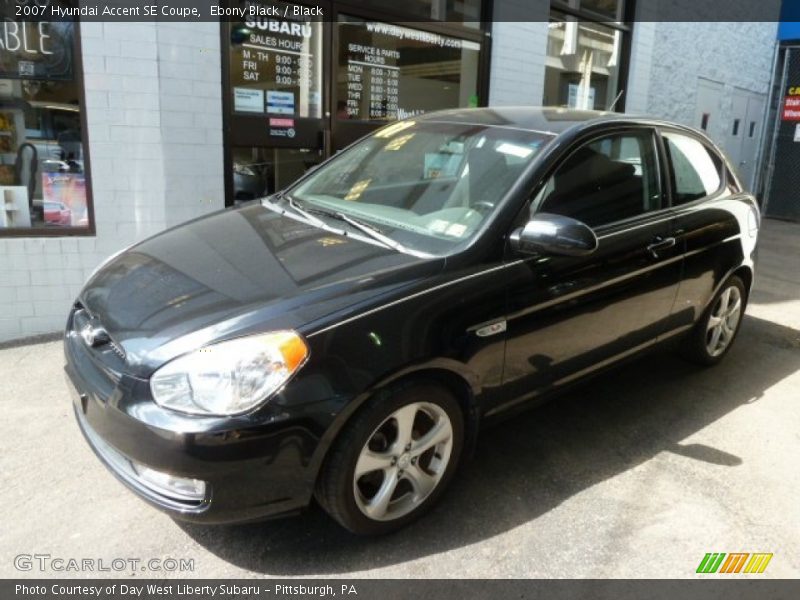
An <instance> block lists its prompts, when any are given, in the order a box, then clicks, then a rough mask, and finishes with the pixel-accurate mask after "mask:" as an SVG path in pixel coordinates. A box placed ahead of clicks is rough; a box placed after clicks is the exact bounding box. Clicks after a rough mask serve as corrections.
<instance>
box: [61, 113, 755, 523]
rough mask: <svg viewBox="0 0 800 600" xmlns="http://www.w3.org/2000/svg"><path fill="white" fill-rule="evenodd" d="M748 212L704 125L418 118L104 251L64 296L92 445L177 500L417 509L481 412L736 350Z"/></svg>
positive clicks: (580, 116) (163, 496)
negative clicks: (79, 285)
mask: <svg viewBox="0 0 800 600" xmlns="http://www.w3.org/2000/svg"><path fill="white" fill-rule="evenodd" d="M759 224H760V214H759V211H758V207H757V204H756V202H755V199H754V198H753V196H751V195H750V194H748V193H746V192H745V191H743V189H742V186H741V184H740V182H739V180H738V179H737V176H736V175H735V174H734V172H733V170H732V169H731V167H730V165H729V164H728V161H727V160H726V159H725V157H724V156H723V155H722V153H720V151H719V150H718V149H717V147H715V146H714V144H713V143H712V142H711V141H710V140H709V139H708V138H707V137H706V136H705V135H703V134H702V133H700V132H697V131H694V130H692V129H689V128H686V127H683V126H679V125H674V124H670V123H666V122H661V121H656V120H648V119H642V118H633V117H629V116H625V115H613V114H604V113H595V112H576V111H569V110H563V109H541V108H497V109H471V110H454V111H445V112H438V113H430V114H428V115H425V116H421V117H415V118H413V119H411V120H405V121H399V122H396V123H393V124H391V125H388V126H386V127H384V128H383V129H380V130H378V131H377V132H375V133H374V134H372V135H370V136H369V137H367V138H365V139H363V140H361V141H360V142H358V143H356V144H354V145H353V146H351V147H349V148H348V149H346V150H345V151H343V152H341V153H340V154H338V155H336V156H335V157H333V158H332V159H330V160H329V161H327V162H325V163H324V164H322V165H321V166H319V167H318V168H317V169H315V170H313V171H311V172H309V173H307V174H306V175H305V176H304V177H303V178H302V179H300V180H299V181H298V182H297V183H295V184H294V185H292V186H291V187H290V188H288V189H286V190H285V191H283V192H281V193H278V194H276V195H274V196H271V197H268V198H264V199H262V200H257V201H253V202H251V203H249V204H246V205H244V206H241V207H238V208H234V209H229V210H224V211H221V212H218V213H215V214H212V215H210V216H207V217H203V218H200V219H197V220H194V221H191V222H189V223H186V224H184V225H181V226H179V227H176V228H174V229H171V230H169V231H166V232H164V233H162V234H160V235H157V236H155V237H153V238H150V239H148V240H146V241H143V242H141V243H139V244H137V245H135V246H133V247H131V248H128V249H127V250H125V251H124V252H122V253H120V254H118V255H116V256H114V257H112V258H111V259H109V260H108V261H107V262H106V263H105V264H104V265H102V266H101V268H99V269H98V271H96V273H95V274H94V275H93V276H92V277H91V278H90V279H89V281H88V282H87V284H86V286H85V288H84V289H83V291H82V292H81V293H80V295H79V297H78V299H77V300H76V302H75V305H74V307H73V309H72V311H71V313H70V316H69V321H68V323H67V328H66V334H65V349H66V363H67V364H66V371H67V374H68V379H69V381H70V384H71V386H70V387H71V388H72V389H73V390H74V391H75V394H74V398H75V401H74V408H75V414H76V416H77V420H78V423H79V424H80V428H81V429H82V431H83V433H84V435H85V437H86V439H87V441H88V442H89V444H90V445H91V446H92V448H93V449H94V451H95V453H96V454H97V455H98V456H99V457H100V459H101V460H102V461H103V462H104V463H105V464H106V466H107V467H108V468H109V469H110V470H111V471H112V472H113V473H114V474H115V475H116V476H117V477H118V478H119V479H120V480H122V481H123V482H124V483H125V484H127V485H128V486H129V487H130V488H131V489H132V490H133V491H135V492H137V493H138V494H139V495H140V496H142V497H143V498H144V499H146V500H148V501H149V502H150V503H152V504H154V505H155V506H157V507H159V508H162V509H165V510H167V511H169V512H170V513H172V514H173V515H175V516H176V517H179V518H183V519H189V520H193V521H199V522H206V523H225V522H242V521H250V520H256V519H262V518H264V517H267V516H276V515H284V514H288V513H293V512H297V511H298V510H300V509H302V508H304V507H306V506H307V505H308V504H309V503H310V502H311V501H312V498H316V500H317V501H318V503H319V504H320V505H321V506H322V507H323V508H324V509H325V510H326V511H327V512H328V513H329V514H330V515H331V516H332V517H333V518H335V519H336V520H337V521H338V522H339V523H341V524H342V525H343V526H344V527H346V528H348V529H350V530H351V531H354V532H357V533H364V534H374V533H383V532H388V531H391V530H394V529H397V528H399V527H402V526H403V525H406V524H407V523H409V522H410V521H411V520H413V519H415V518H417V517H419V516H420V515H421V514H423V513H424V512H425V511H426V510H428V509H429V508H430V507H431V506H432V505H433V504H434V502H435V501H436V500H437V499H438V498H439V497H440V496H441V494H442V492H443V491H444V490H445V488H446V487H447V484H448V482H449V481H450V479H451V478H452V477H453V474H454V472H455V471H456V468H457V466H458V464H459V461H460V460H461V459H462V458H463V457H464V456H465V455H466V454H467V453H468V452H469V451H470V449H471V448H472V446H473V443H474V440H475V436H476V432H477V430H478V428H479V426H481V425H483V424H485V423H487V422H489V421H491V420H493V418H494V417H499V416H501V415H508V414H513V411H516V410H519V409H521V408H523V407H526V406H530V405H531V404H533V403H535V402H537V401H540V400H542V399H543V398H546V397H549V396H550V395H552V394H554V393H556V392H558V391H559V390H562V389H564V388H565V387H566V386H568V385H570V384H572V383H574V382H577V381H580V380H583V379H585V378H586V377H587V376H589V375H592V374H595V373H597V372H599V371H600V370H603V369H605V368H607V367H609V366H612V365H615V364H618V363H620V362H621V361H622V360H623V359H626V358H629V357H632V356H634V355H637V354H638V353H640V352H641V351H643V350H645V349H648V348H652V347H655V346H658V345H660V344H661V343H662V342H666V341H669V340H674V341H680V342H681V344H682V346H683V351H684V353H685V354H686V355H687V356H688V357H690V358H692V359H693V360H695V361H698V362H700V363H704V364H708V365H711V364H714V363H716V362H718V361H719V360H720V359H721V358H722V357H723V356H724V355H725V353H726V352H727V351H728V350H729V349H730V348H731V344H732V343H733V341H734V339H735V337H736V333H737V331H738V329H739V325H740V323H741V320H742V314H743V312H744V308H745V305H746V302H747V297H748V293H749V291H750V287H751V283H752V280H753V266H754V257H755V249H756V239H757V234H758V228H759Z"/></svg>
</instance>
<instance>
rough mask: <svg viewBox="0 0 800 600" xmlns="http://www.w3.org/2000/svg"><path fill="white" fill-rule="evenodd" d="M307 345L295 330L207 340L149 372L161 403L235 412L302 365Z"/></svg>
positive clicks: (248, 406)
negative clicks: (214, 342)
mask: <svg viewBox="0 0 800 600" xmlns="http://www.w3.org/2000/svg"><path fill="white" fill-rule="evenodd" d="M307 357H308V347H307V346H306V343H305V342H304V341H303V338H301V337H300V336H299V335H298V334H297V333H295V332H294V331H275V332H271V333H265V334H262V335H254V336H249V337H242V338H238V339H234V340H230V341H227V342H220V343H218V344H211V345H209V346H205V347H203V348H200V349H199V350H196V351H195V352H191V353H190V354H186V355H184V356H181V357H179V358H176V359H175V360H173V361H171V362H169V363H167V364H166V365H164V366H163V367H161V368H160V369H158V370H157V371H156V372H155V373H154V374H153V376H152V377H151V378H150V390H151V391H152V393H153V398H154V399H155V401H156V402H157V403H158V404H159V405H161V406H163V407H164V408H170V409H172V410H177V411H180V412H185V413H191V414H200V415H237V414H242V413H246V412H249V411H251V410H253V409H254V408H256V407H257V406H258V405H260V404H261V403H263V402H264V401H265V400H266V399H267V398H269V397H270V396H271V395H272V394H274V393H275V392H277V391H278V390H279V389H281V388H282V387H283V386H284V384H286V382H287V381H289V379H290V378H291V377H292V375H294V373H295V372H297V370H298V369H299V368H300V367H301V366H303V363H304V362H305V360H306V358H307Z"/></svg>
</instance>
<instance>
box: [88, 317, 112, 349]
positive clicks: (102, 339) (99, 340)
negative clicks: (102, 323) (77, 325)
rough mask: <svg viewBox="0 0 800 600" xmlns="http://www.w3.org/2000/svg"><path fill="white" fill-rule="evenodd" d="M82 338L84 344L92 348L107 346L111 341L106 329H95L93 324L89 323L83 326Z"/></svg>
mask: <svg viewBox="0 0 800 600" xmlns="http://www.w3.org/2000/svg"><path fill="white" fill-rule="evenodd" d="M81 337H82V338H83V341H84V343H85V344H86V345H87V346H89V347H91V348H94V347H95V346H100V345H101V344H106V343H108V342H109V341H110V338H109V337H108V332H107V331H106V330H105V329H103V328H102V327H95V326H94V325H92V324H91V323H87V324H86V325H84V326H83V328H82V329H81Z"/></svg>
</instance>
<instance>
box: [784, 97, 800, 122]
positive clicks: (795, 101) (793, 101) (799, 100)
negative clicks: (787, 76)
mask: <svg viewBox="0 0 800 600" xmlns="http://www.w3.org/2000/svg"><path fill="white" fill-rule="evenodd" d="M782 118H783V120H784V121H800V96H786V98H784V99H783V117H782Z"/></svg>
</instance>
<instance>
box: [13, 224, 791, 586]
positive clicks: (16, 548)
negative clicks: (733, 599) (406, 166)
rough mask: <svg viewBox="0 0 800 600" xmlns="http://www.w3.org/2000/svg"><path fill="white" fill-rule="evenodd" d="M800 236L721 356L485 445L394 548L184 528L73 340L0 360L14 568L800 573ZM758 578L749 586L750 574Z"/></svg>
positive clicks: (774, 254)
mask: <svg viewBox="0 0 800 600" xmlns="http://www.w3.org/2000/svg"><path fill="white" fill-rule="evenodd" d="M799 259H800V226H798V225H792V224H787V223H781V222H777V221H766V222H765V227H764V230H763V233H762V242H761V250H760V257H759V271H758V274H757V279H756V289H755V292H754V294H753V296H752V299H751V303H750V306H749V308H748V311H747V313H748V315H747V317H746V320H745V322H744V325H743V329H742V331H741V334H740V337H739V339H738V341H737V343H736V346H735V347H734V348H733V349H732V351H731V353H730V355H729V356H728V357H726V359H725V361H723V363H722V364H721V365H719V366H717V367H715V368H712V369H699V368H697V367H694V366H691V365H688V364H685V363H684V362H682V361H681V360H679V359H677V358H675V357H673V356H672V355H669V354H658V355H653V356H649V357H647V358H644V359H642V360H639V361H637V362H635V363H633V364H630V365H628V366H627V367H625V368H624V369H623V370H622V371H617V372H615V373H611V374H609V375H606V376H603V377H601V378H598V379H596V380H594V381H593V382H592V383H591V384H590V386H588V387H586V388H582V389H580V390H576V391H575V392H573V393H572V394H570V395H569V396H567V397H565V398H563V399H561V400H559V401H556V402H553V403H550V404H549V405H546V406H544V407H542V408H539V409H537V410H534V411H532V412H530V413H527V414H526V415H523V416H521V417H519V418H516V419H515V420H514V421H512V422H509V423H506V424H503V425H500V426H498V427H496V428H494V429H492V430H489V431H486V432H485V433H483V434H482V436H481V439H480V442H479V448H478V452H477V456H476V457H475V459H474V460H472V461H471V462H470V463H468V464H467V465H466V467H465V468H464V469H463V471H462V473H461V474H460V476H459V477H458V478H457V480H456V481H455V482H454V485H453V487H452V488H451V490H450V492H449V493H448V494H447V495H446V497H445V499H444V501H443V502H442V503H441V504H440V505H439V506H438V507H437V508H436V510H435V511H434V512H433V513H432V514H431V515H430V516H428V517H427V518H425V519H423V520H422V521H420V522H418V523H417V524H415V525H414V526H412V527H411V528H409V529H407V530H405V531H402V532H400V533H398V534H395V535H392V536H389V537H385V538H380V539H360V538H354V537H352V536H350V535H348V534H347V533H345V532H344V531H343V530H341V529H339V528H338V527H337V526H336V525H335V524H334V523H333V522H332V521H331V520H330V519H328V518H327V517H326V516H325V515H323V514H322V513H321V512H320V511H319V510H318V509H312V510H311V511H309V512H308V513H307V514H305V515H303V516H300V517H297V518H293V519H287V520H283V521H275V522H267V523H264V524H259V525H252V526H238V527H218V528H204V527H198V526H189V525H182V524H178V523H175V522H173V521H172V520H171V519H170V518H169V517H167V516H166V515H164V514H162V513H160V512H158V511H156V510H154V509H152V508H150V507H149V506H147V505H146V504H144V503H143V502H142V501H140V500H139V499H138V498H136V497H135V496H134V495H133V494H131V493H130V492H128V491H127V490H126V489H125V488H123V486H122V485H121V484H120V483H118V482H117V481H116V480H115V479H114V477H113V476H112V475H111V474H109V473H108V472H106V470H105V469H104V468H103V467H102V466H101V464H100V463H99V462H98V460H97V459H96V458H95V456H94V455H93V454H92V452H91V450H90V449H89V447H88V446H87V445H86V443H85V442H84V440H83V438H82V436H81V434H80V432H79V431H78V428H77V426H76V424H75V423H74V421H73V416H72V410H71V407H70V400H69V396H68V394H67V391H66V389H65V384H64V382H63V378H62V374H61V365H62V357H61V348H60V344H59V343H46V344H38V345H29V346H21V347H17V348H8V349H5V350H0V381H2V383H3V388H2V390H3V391H2V395H1V396H0V402H2V411H3V415H4V422H5V423H6V424H7V425H10V427H7V429H6V433H5V435H3V436H2V437H0V456H2V467H3V468H2V471H0V472H2V485H0V500H2V506H3V519H2V529H1V530H0V531H1V533H0V576H2V577H25V576H31V577H42V576H44V577H59V576H75V577H92V576H114V575H117V576H124V575H131V574H133V573H132V572H131V571H130V570H123V571H121V572H118V573H115V572H109V573H59V572H54V571H49V572H45V573H40V572H38V571H31V572H19V571H17V570H15V568H14V564H13V561H14V557H15V556H16V555H19V554H23V553H24V554H34V553H43V554H50V555H51V556H52V557H60V558H64V559H68V558H78V559H81V558H93V559H103V560H105V561H106V562H107V563H110V561H111V560H112V559H113V558H126V559H127V558H131V557H132V558H139V559H142V560H145V561H146V560H148V559H150V558H159V559H163V558H175V559H181V558H189V559H193V560H194V572H174V573H162V572H155V573H141V572H137V573H135V574H136V575H138V576H140V577H142V576H144V577H146V576H155V577H163V576H167V577H171V576H176V577H192V576H195V577H235V576H247V575H251V574H259V575H267V576H277V577H285V576H304V577H314V576H321V575H338V576H354V577H399V578H403V577H459V578H467V577H472V578H482V577H600V578H602V577H653V578H663V577H693V576H695V569H696V568H697V565H698V564H699V563H700V561H701V559H702V558H703V556H704V554H705V553H706V552H726V553H730V552H772V553H774V557H773V559H772V561H771V563H770V564H769V567H768V568H767V570H766V572H765V573H764V574H763V575H760V576H759V577H798V576H800V502H798V490H800V468H798V464H797V456H798V455H800V260H799ZM735 577H751V576H742V575H739V576H735Z"/></svg>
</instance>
